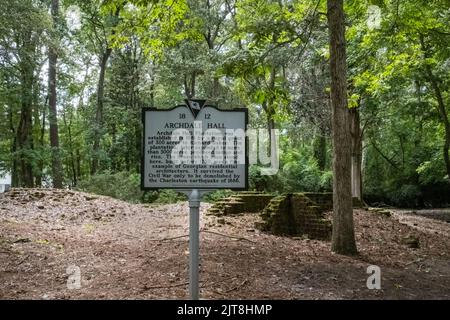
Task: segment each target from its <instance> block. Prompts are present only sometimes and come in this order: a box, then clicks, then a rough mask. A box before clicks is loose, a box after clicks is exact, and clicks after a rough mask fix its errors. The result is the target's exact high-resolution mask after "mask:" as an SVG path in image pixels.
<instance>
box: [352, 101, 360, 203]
mask: <svg viewBox="0 0 450 320" xmlns="http://www.w3.org/2000/svg"><path fill="white" fill-rule="evenodd" d="M350 131H351V136H352V197H353V198H358V200H362V174H361V168H362V132H361V127H360V118H359V109H358V108H353V109H351V110H350Z"/></svg>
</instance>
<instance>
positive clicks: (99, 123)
mask: <svg viewBox="0 0 450 320" xmlns="http://www.w3.org/2000/svg"><path fill="white" fill-rule="evenodd" d="M111 52H112V49H111V48H106V50H105V52H104V53H103V54H102V56H101V58H100V74H99V77H98V84H97V110H96V111H95V128H94V145H93V148H92V151H93V155H92V165H91V175H94V174H96V173H97V171H98V166H99V152H100V138H101V133H102V128H103V101H104V96H105V74H106V66H107V63H108V59H109V57H110V56H111Z"/></svg>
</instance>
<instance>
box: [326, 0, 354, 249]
mask: <svg viewBox="0 0 450 320" xmlns="http://www.w3.org/2000/svg"><path fill="white" fill-rule="evenodd" d="M327 9H328V10H327V17H328V29H329V37H330V74H331V105H332V129H333V130H332V131H333V132H332V138H333V233H332V245H331V249H332V251H334V252H336V253H339V254H346V255H353V254H356V253H357V250H356V243H355V232H354V226H353V206H352V189H351V137H350V125H349V110H348V106H347V105H348V102H347V65H346V43H345V26H344V8H343V0H328V1H327Z"/></svg>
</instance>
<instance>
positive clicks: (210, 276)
mask: <svg viewBox="0 0 450 320" xmlns="http://www.w3.org/2000/svg"><path fill="white" fill-rule="evenodd" d="M208 206H209V205H208V204H204V205H202V208H201V213H202V215H201V230H202V232H201V240H200V241H201V242H200V247H201V248H200V250H201V266H200V269H201V270H200V272H201V273H200V279H201V297H202V298H205V299H450V224H449V223H448V222H446V221H442V220H435V219H430V218H427V217H424V216H419V215H415V214H411V212H408V211H404V210H403V211H400V210H398V211H394V212H393V214H392V216H390V217H388V216H385V215H382V214H380V213H376V212H373V211H365V210H355V227H356V237H357V244H358V250H359V255H358V256H356V257H345V256H340V255H337V254H334V253H332V252H331V251H330V243H329V242H324V241H316V240H308V239H299V238H287V237H276V236H272V235H269V234H265V233H262V232H260V231H258V230H257V229H255V227H254V224H255V222H257V221H258V220H259V217H258V215H256V214H244V215H239V216H233V217H225V219H224V220H221V219H220V218H217V217H214V216H207V215H205V212H206V210H207V208H208ZM187 234H188V205H187V203H178V204H172V205H160V206H153V205H141V204H136V205H134V204H128V203H126V202H122V201H119V200H115V199H111V198H108V197H102V196H96V195H91V194H86V193H81V192H73V191H58V190H49V189H28V190H27V189H13V190H12V191H10V192H7V193H5V194H0V298H2V299H185V298H188V294H187V278H188V274H187V273H188V269H187V265H188V254H189V252H188V237H187ZM408 236H413V237H416V238H417V239H418V240H419V248H416V249H414V248H410V247H409V246H408V245H406V244H404V243H403V240H402V239H403V238H405V237H408ZM369 265H377V266H379V267H380V268H381V278H382V282H381V289H380V290H369V289H367V287H366V281H367V277H368V276H369V275H368V274H367V273H366V270H367V267H368V266H369ZM69 266H75V268H79V269H77V270H79V271H80V275H81V287H80V288H79V289H69V288H68V285H67V283H68V278H69V276H72V275H73V271H71V270H74V269H73V267H69ZM68 267H69V270H68ZM70 268H72V269H70ZM67 272H68V273H67ZM69 287H70V286H69Z"/></svg>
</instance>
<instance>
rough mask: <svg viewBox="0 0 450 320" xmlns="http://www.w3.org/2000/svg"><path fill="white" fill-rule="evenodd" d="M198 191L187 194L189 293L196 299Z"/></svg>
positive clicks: (197, 294) (198, 222)
mask: <svg viewBox="0 0 450 320" xmlns="http://www.w3.org/2000/svg"><path fill="white" fill-rule="evenodd" d="M199 229H200V192H199V191H198V190H197V189H193V190H192V192H191V194H190V195H189V295H190V297H191V300H198V297H199V286H198V278H199V277H198V275H199V271H198V268H199V241H200V240H199V237H200V235H199V233H200V230H199Z"/></svg>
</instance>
